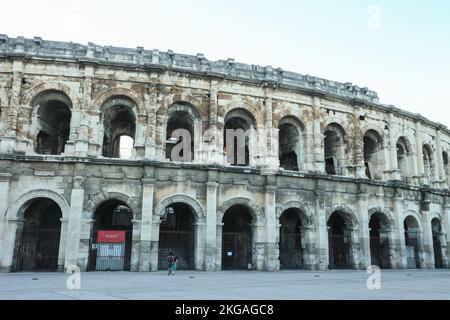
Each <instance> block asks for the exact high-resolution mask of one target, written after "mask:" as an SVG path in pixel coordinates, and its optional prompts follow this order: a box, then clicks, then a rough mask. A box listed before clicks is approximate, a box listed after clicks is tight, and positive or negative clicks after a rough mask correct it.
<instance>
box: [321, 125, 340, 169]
mask: <svg viewBox="0 0 450 320" xmlns="http://www.w3.org/2000/svg"><path fill="white" fill-rule="evenodd" d="M324 135H325V138H324V152H325V154H324V156H325V171H326V173H327V174H330V175H342V174H344V172H343V167H344V166H345V141H344V136H345V131H344V129H343V128H342V127H341V126H340V125H339V124H337V123H331V124H329V125H328V126H327V127H326V128H325V131H324Z"/></svg>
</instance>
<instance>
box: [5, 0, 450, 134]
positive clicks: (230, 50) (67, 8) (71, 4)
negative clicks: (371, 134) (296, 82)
mask: <svg viewBox="0 0 450 320" xmlns="http://www.w3.org/2000/svg"><path fill="white" fill-rule="evenodd" d="M372 5H375V6H377V7H378V8H379V10H380V11H379V12H380V16H379V17H380V19H379V20H378V21H379V22H380V23H379V24H375V25H374V24H373V23H372V22H373V21H377V19H376V16H374V15H370V14H369V11H368V10H369V9H368V8H369V7H370V6H372ZM1 12H2V13H3V14H2V17H1V19H0V33H5V34H7V35H8V36H10V37H16V36H25V37H33V36H40V37H42V38H44V39H47V40H62V41H73V42H79V43H83V44H86V43H87V42H94V43H97V44H99V45H113V46H121V47H131V48H135V47H137V46H143V47H145V48H146V49H153V48H157V49H160V50H162V51H166V50H168V49H172V50H173V51H175V52H179V53H187V54H196V53H198V52H199V53H204V54H205V55H206V57H207V58H208V59H210V60H217V59H227V58H234V59H235V60H236V61H240V62H245V63H251V64H259V65H262V66H266V65H271V66H273V67H281V68H283V69H285V70H290V71H295V72H299V73H302V74H310V75H315V76H319V77H324V78H328V79H332V80H336V81H341V82H353V83H354V84H357V85H359V86H361V87H369V88H370V89H372V90H375V91H377V92H378V95H379V97H380V100H381V102H382V103H386V104H394V105H396V106H397V107H399V108H402V109H405V110H408V111H411V112H416V113H420V114H422V115H424V116H426V117H428V118H429V119H430V120H433V121H437V122H441V123H443V124H445V125H447V126H449V127H450V112H449V111H448V109H449V108H450V79H449V77H450V40H449V39H450V1H447V0H430V1H418V0H414V1H406V0H396V1H393V0H390V1H387V0H386V1H375V0H373V1H366V0H347V1H338V0H335V1H331V0H318V1H312V0H310V1H300V0H284V1H261V0H258V1H250V0H247V1H244V0H241V1H235V0H229V1H214V2H213V1H205V0H197V1H195V0H190V1H181V0H170V1H148V0H147V1H144V0H128V1H113V0H108V1H106V0H98V1H95V0H91V1H85V0H77V1H70V0H69V1H51V0H39V1H20V0H16V1H8V2H4V3H2V4H1ZM371 12H372V13H373V12H374V11H371ZM374 17H375V20H374ZM368 22H369V24H368ZM377 25H378V26H379V28H378V27H377ZM373 26H375V28H374V27H373Z"/></svg>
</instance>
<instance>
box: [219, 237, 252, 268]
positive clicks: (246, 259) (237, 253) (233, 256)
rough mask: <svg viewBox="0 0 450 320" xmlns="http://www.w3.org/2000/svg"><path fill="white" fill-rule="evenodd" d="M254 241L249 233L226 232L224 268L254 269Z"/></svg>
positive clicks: (223, 250)
mask: <svg viewBox="0 0 450 320" xmlns="http://www.w3.org/2000/svg"><path fill="white" fill-rule="evenodd" d="M251 258H252V243H251V236H250V235H249V234H248V233H245V232H243V233H237V232H224V233H223V235H222V269H242V270H248V269H252V259H251Z"/></svg>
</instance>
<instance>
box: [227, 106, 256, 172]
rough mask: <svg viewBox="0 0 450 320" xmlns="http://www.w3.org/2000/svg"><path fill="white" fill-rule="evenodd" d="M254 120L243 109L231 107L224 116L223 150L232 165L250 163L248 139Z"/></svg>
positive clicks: (252, 129) (250, 135)
mask: <svg viewBox="0 0 450 320" xmlns="http://www.w3.org/2000/svg"><path fill="white" fill-rule="evenodd" d="M254 130H255V120H254V118H253V116H252V115H251V114H250V113H249V112H248V111H247V110H245V109H233V110H232V111H230V112H228V113H227V115H226V116H225V128H224V132H223V141H224V152H225V154H226V156H227V162H228V163H230V164H231V165H233V166H248V165H250V140H251V137H252V131H254Z"/></svg>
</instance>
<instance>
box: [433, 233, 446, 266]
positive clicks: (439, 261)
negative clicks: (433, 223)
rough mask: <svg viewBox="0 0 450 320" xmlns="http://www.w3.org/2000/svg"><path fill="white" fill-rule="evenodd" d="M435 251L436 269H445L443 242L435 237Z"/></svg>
mask: <svg viewBox="0 0 450 320" xmlns="http://www.w3.org/2000/svg"><path fill="white" fill-rule="evenodd" d="M433 251H434V267H435V268H437V269H440V268H443V265H444V264H443V261H442V260H443V259H442V250H441V241H440V240H439V238H438V237H436V236H433Z"/></svg>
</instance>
